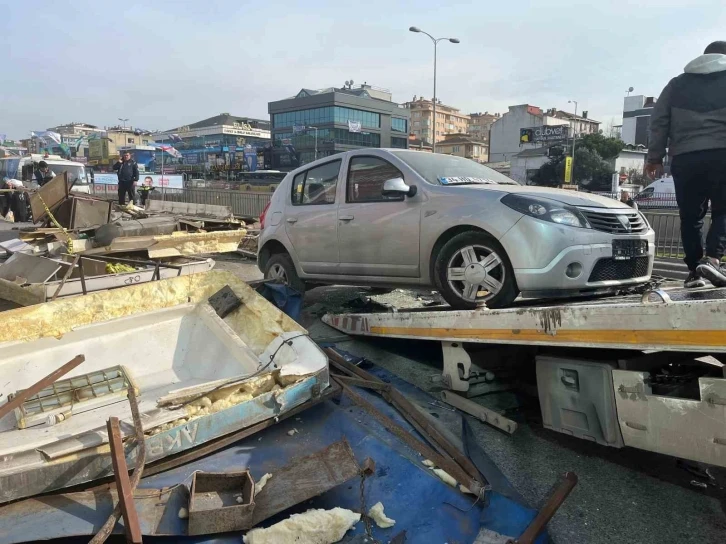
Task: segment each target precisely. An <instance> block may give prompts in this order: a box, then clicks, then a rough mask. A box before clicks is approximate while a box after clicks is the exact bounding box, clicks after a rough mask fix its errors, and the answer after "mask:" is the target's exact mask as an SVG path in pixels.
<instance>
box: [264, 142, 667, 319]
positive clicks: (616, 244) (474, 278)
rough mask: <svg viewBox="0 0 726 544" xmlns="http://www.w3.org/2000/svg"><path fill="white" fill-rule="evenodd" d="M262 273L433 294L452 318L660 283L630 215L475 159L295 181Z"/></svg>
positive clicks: (344, 169) (422, 156) (267, 226)
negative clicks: (527, 301) (456, 313)
mask: <svg viewBox="0 0 726 544" xmlns="http://www.w3.org/2000/svg"><path fill="white" fill-rule="evenodd" d="M261 223H262V233H261V235H260V238H259V244H258V245H259V255H258V266H259V267H260V269H261V270H262V271H263V272H264V274H265V277H266V278H278V279H280V280H282V281H283V282H285V283H287V284H289V285H290V286H292V287H294V288H295V289H298V290H300V291H303V290H304V289H305V284H306V283H307V284H317V285H320V284H351V285H370V286H378V287H397V286H398V287H400V286H409V287H414V286H418V287H421V286H431V287H435V288H436V289H438V290H439V292H440V293H441V295H442V296H443V297H444V299H445V300H446V301H447V302H448V303H449V304H450V305H451V306H452V307H454V308H457V309H473V308H475V307H476V306H477V305H479V304H481V303H486V305H487V306H489V307H491V308H500V307H504V306H507V305H509V304H511V303H512V302H513V301H514V299H515V298H517V296H518V295H519V294H521V295H522V296H524V297H528V298H546V297H558V296H568V295H575V294H586V293H599V292H607V291H612V290H614V289H616V288H621V287H622V286H626V285H636V284H639V283H643V282H646V281H648V280H649V279H650V274H651V271H652V268H653V256H654V244H653V242H654V233H653V230H652V229H651V228H650V226H649V225H648V222H647V221H646V219H645V217H644V216H643V215H642V214H641V213H640V212H638V211H637V210H634V209H632V208H630V207H628V206H626V205H625V204H622V203H621V202H618V201H616V200H612V199H609V198H605V197H600V196H597V195H592V194H585V193H579V192H576V191H568V190H560V189H550V188H544V187H529V186H521V185H519V184H518V183H516V182H515V181H513V180H511V179H510V178H508V177H506V176H504V175H502V174H500V173H498V172H496V171H494V170H492V169H490V168H488V167H486V166H484V165H481V164H478V163H476V162H474V161H471V160H469V159H464V158H460V157H454V156H449V155H439V154H431V153H423V152H419V151H405V150H397V149H361V150H356V151H349V152H347V153H342V154H339V155H332V156H329V157H326V158H324V159H319V160H317V161H315V162H313V163H310V164H307V165H305V166H303V167H300V168H298V169H297V170H294V171H292V172H290V173H289V174H288V175H287V176H286V177H285V179H284V180H283V181H282V182H281V183H280V185H279V187H278V188H277V190H276V191H275V193H274V195H273V196H272V200H271V201H270V204H269V205H268V207H267V208H266V209H265V213H264V214H263V216H262V217H261Z"/></svg>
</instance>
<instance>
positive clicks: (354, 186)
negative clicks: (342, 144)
mask: <svg viewBox="0 0 726 544" xmlns="http://www.w3.org/2000/svg"><path fill="white" fill-rule="evenodd" d="M394 178H402V179H403V174H402V173H401V171H400V170H399V169H398V168H396V167H395V166H393V165H392V164H391V163H390V162H388V161H386V160H383V159H380V158H378V157H353V158H352V159H351V160H350V166H349V167H348V187H347V191H346V193H347V196H346V201H347V202H385V201H390V200H403V196H399V195H394V196H387V197H386V196H383V194H382V193H383V184H384V183H385V182H386V181H388V180H389V179H394Z"/></svg>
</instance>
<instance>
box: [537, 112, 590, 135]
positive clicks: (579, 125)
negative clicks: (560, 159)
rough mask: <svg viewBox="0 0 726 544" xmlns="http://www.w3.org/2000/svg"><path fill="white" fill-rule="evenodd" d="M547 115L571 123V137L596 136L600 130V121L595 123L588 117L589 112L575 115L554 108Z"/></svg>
mask: <svg viewBox="0 0 726 544" xmlns="http://www.w3.org/2000/svg"><path fill="white" fill-rule="evenodd" d="M547 115H551V116H552V117H555V118H557V119H564V120H566V121H569V123H570V135H572V134H573V131H574V133H575V134H577V137H578V138H579V137H580V136H584V135H586V134H596V133H597V132H598V131H599V130H600V121H595V120H594V119H590V118H588V116H587V111H583V112H582V115H579V116H578V115H575V114H574V113H569V112H566V111H562V110H558V109H556V108H552V109H550V110H547Z"/></svg>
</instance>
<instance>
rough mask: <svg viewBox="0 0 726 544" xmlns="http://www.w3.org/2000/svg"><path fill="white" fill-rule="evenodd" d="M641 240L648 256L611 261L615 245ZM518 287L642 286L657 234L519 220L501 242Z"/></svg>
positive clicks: (531, 290) (542, 290) (528, 290)
mask: <svg viewBox="0 0 726 544" xmlns="http://www.w3.org/2000/svg"><path fill="white" fill-rule="evenodd" d="M615 240H645V241H647V243H648V250H647V255H643V256H641V257H633V258H631V259H627V260H616V259H614V258H613V241H615ZM500 242H501V243H502V245H503V246H504V249H505V250H506V251H507V255H509V257H510V260H511V262H512V266H513V268H514V275H515V277H516V280H517V287H518V288H519V290H520V292H521V293H522V294H523V295H527V294H528V293H551V294H552V295H555V294H556V292H557V291H564V292H587V291H595V292H597V291H599V290H603V289H608V288H614V287H621V286H627V285H634V284H638V283H644V282H646V281H648V280H649V279H650V275H651V273H652V270H653V260H654V256H655V233H654V232H653V230H652V229H650V228H649V229H648V231H647V232H645V233H642V234H628V235H614V234H609V233H607V232H602V231H598V230H594V229H580V228H574V227H563V226H560V225H552V224H547V223H544V222H543V221H539V220H536V219H533V218H530V217H526V216H525V217H523V218H522V219H521V220H520V221H519V222H518V223H517V224H516V225H515V226H514V227H512V229H511V230H510V231H509V232H507V234H506V235H505V236H503V237H502V239H501V240H500Z"/></svg>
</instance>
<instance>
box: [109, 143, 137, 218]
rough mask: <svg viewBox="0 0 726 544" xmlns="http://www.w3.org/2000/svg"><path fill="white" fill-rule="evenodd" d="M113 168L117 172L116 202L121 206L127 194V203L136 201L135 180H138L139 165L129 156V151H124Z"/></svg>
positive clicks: (124, 202)
mask: <svg viewBox="0 0 726 544" xmlns="http://www.w3.org/2000/svg"><path fill="white" fill-rule="evenodd" d="M113 169H114V170H116V172H117V174H118V203H119V205H121V206H124V205H125V204H126V195H127V194H128V195H129V203H130V204H133V203H134V202H135V201H136V182H137V181H139V166H138V165H137V164H136V161H135V160H134V159H132V158H131V153H129V152H128V151H124V152H123V153H122V154H121V156H120V157H119V160H118V161H117V162H116V164H114V165H113Z"/></svg>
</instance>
